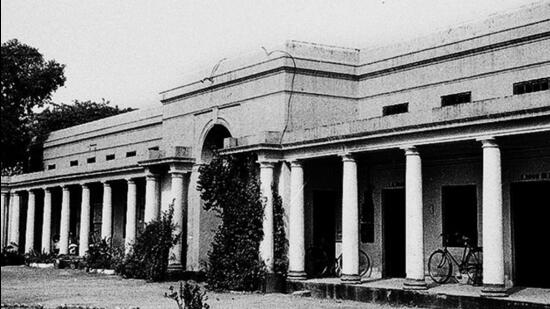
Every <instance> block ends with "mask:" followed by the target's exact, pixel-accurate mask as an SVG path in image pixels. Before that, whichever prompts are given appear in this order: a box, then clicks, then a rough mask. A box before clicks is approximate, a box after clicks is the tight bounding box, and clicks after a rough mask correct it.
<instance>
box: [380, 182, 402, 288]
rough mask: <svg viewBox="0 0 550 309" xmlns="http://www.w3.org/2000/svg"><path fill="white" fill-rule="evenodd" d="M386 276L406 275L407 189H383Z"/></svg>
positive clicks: (398, 276) (400, 276)
mask: <svg viewBox="0 0 550 309" xmlns="http://www.w3.org/2000/svg"><path fill="white" fill-rule="evenodd" d="M382 216H383V218H382V220H383V223H382V224H383V232H384V234H383V235H384V277H391V278H404V277H405V189H404V188H395V189H384V190H382Z"/></svg>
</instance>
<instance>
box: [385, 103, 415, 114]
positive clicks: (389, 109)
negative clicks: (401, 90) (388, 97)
mask: <svg viewBox="0 0 550 309" xmlns="http://www.w3.org/2000/svg"><path fill="white" fill-rule="evenodd" d="M408 112H409V103H401V104H394V105H388V106H384V107H383V108H382V115H383V116H389V115H395V114H403V113H408Z"/></svg>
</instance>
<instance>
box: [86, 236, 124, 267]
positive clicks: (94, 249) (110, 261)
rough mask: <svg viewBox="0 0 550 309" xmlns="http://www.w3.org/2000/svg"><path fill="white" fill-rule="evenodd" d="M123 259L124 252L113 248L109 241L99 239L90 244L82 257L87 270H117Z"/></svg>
mask: <svg viewBox="0 0 550 309" xmlns="http://www.w3.org/2000/svg"><path fill="white" fill-rule="evenodd" d="M123 257H124V250H123V249H122V248H120V247H117V246H113V244H112V241H111V239H107V238H104V239H101V240H99V241H96V242H94V243H92V244H90V248H89V249H88V251H87V252H86V255H85V256H84V261H85V263H86V265H87V267H88V268H92V269H115V270H117V269H119V268H120V266H121V264H122V259H123Z"/></svg>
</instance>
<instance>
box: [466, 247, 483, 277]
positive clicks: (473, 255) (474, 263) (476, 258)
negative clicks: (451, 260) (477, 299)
mask: <svg viewBox="0 0 550 309" xmlns="http://www.w3.org/2000/svg"><path fill="white" fill-rule="evenodd" d="M465 263H466V264H465V267H466V273H467V274H468V284H471V285H480V284H481V283H482V281H483V280H482V264H481V251H480V250H477V249H476V250H472V251H470V252H469V253H468V255H467V256H466V261H465Z"/></svg>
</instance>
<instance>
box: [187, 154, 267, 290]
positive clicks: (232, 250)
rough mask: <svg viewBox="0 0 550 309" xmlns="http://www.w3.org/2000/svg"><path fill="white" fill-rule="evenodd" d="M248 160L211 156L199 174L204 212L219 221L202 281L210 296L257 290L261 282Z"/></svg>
mask: <svg viewBox="0 0 550 309" xmlns="http://www.w3.org/2000/svg"><path fill="white" fill-rule="evenodd" d="M255 162H256V158H255V156H253V155H248V154H245V155H228V156H219V155H217V154H215V155H214V158H213V159H212V161H211V162H210V163H209V164H205V165H202V166H201V167H200V168H199V175H200V176H199V181H198V189H199V190H200V191H201V198H202V199H203V201H204V209H205V210H209V211H214V212H215V213H216V214H217V215H218V216H219V217H220V218H221V221H222V223H221V225H220V226H219V228H218V230H217V231H216V234H215V236H214V241H213V243H212V249H211V250H210V252H209V253H208V259H209V260H208V263H207V269H206V280H207V282H208V284H209V287H210V288H212V289H215V290H245V291H252V290H258V289H260V288H261V285H262V284H263V280H264V277H265V265H264V263H263V261H261V259H260V242H261V241H262V239H263V237H264V233H263V215H264V213H263V212H264V205H263V203H262V198H261V193H260V182H259V180H258V177H257V168H256V163H255Z"/></svg>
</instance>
